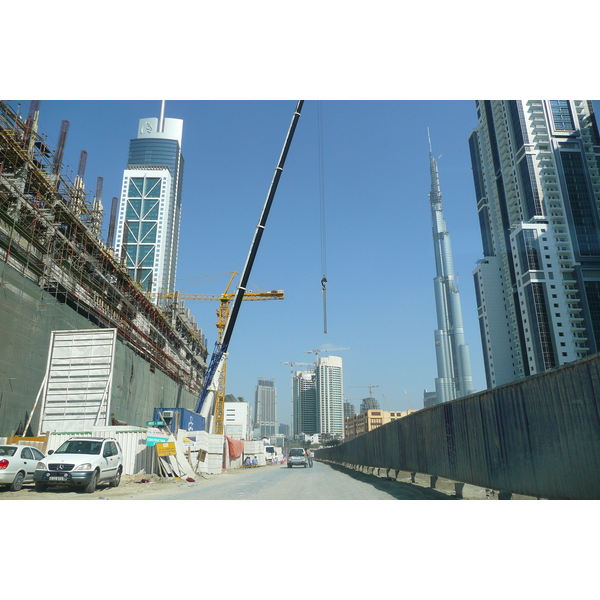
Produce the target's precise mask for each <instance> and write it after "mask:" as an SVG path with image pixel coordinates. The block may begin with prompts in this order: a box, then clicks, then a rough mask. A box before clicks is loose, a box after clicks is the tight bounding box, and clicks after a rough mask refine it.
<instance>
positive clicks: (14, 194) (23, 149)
mask: <svg viewBox="0 0 600 600" xmlns="http://www.w3.org/2000/svg"><path fill="white" fill-rule="evenodd" d="M38 118H39V101H37V102H36V101H32V102H31V105H30V109H29V114H28V116H27V118H24V115H23V116H19V115H17V113H16V112H15V111H14V110H13V109H11V107H10V106H9V105H8V104H7V103H5V102H0V335H1V336H2V340H3V344H2V345H1V347H0V370H1V373H0V375H1V378H2V379H1V381H2V388H1V389H0V435H5V436H8V435H12V434H16V435H25V434H29V435H32V434H33V435H35V434H37V433H38V428H39V418H40V417H39V410H38V411H35V413H34V414H33V415H32V412H33V407H34V400H35V399H36V398H38V397H39V395H40V393H41V391H42V390H43V389H44V386H47V385H48V384H49V382H48V381H46V380H45V373H46V370H47V361H48V355H49V344H50V340H51V333H52V332H53V331H59V330H88V329H114V330H115V331H116V343H115V350H114V352H115V357H114V360H113V362H112V365H113V369H114V371H113V373H112V390H111V397H110V419H112V422H114V423H126V424H135V425H140V424H141V425H143V424H144V422H145V421H146V419H150V418H151V417H152V414H153V409H154V408H155V407H162V406H168V407H182V408H188V409H193V408H194V406H195V404H196V402H197V398H198V395H199V393H200V391H201V388H202V384H203V380H204V374H205V372H206V368H207V356H208V352H207V350H206V341H205V337H204V335H203V332H202V330H201V329H199V328H198V325H197V323H195V322H194V319H193V317H191V316H190V313H189V310H187V309H185V308H184V307H183V303H182V302H180V301H170V302H165V303H164V305H163V306H162V307H161V308H159V307H158V306H157V305H156V304H155V303H153V302H152V298H151V297H150V296H149V295H148V294H146V293H144V291H143V290H142V289H141V286H140V285H139V284H138V283H137V282H136V281H135V280H133V279H132V278H131V277H130V276H129V274H128V272H127V270H126V268H125V267H124V264H123V261H122V260H120V259H118V258H116V257H115V253H114V251H113V249H112V248H111V247H110V246H109V245H108V244H107V243H104V242H103V241H102V240H101V239H100V237H99V235H100V230H101V223H102V220H103V216H104V215H103V207H102V178H98V182H97V186H96V194H95V196H94V197H89V195H86V193H85V189H86V187H85V185H84V176H85V165H86V158H87V153H86V152H85V151H82V152H81V158H80V161H79V167H78V171H77V175H76V176H75V178H74V180H70V179H69V178H68V177H67V176H66V175H65V172H66V169H64V168H63V165H62V162H61V161H62V153H63V151H64V146H65V143H66V139H67V132H68V127H69V123H68V121H63V124H62V127H61V131H60V137H59V142H58V147H57V148H56V149H54V150H52V149H51V148H49V147H48V146H47V144H46V142H45V140H44V138H43V137H42V136H40V135H38V134H37V123H38ZM115 206H116V198H115V199H113V212H112V213H111V220H110V225H109V232H108V240H111V239H112V232H111V228H114V211H115Z"/></svg>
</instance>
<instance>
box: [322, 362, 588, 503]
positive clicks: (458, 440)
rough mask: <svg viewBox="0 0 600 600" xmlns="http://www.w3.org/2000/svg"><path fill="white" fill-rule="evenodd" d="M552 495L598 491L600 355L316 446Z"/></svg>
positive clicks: (381, 463)
mask: <svg viewBox="0 0 600 600" xmlns="http://www.w3.org/2000/svg"><path fill="white" fill-rule="evenodd" d="M316 457H317V458H323V459H325V460H332V461H335V462H339V463H350V464H354V465H365V466H371V467H381V468H390V469H399V470H402V471H410V472H416V473H426V474H429V475H437V476H438V477H445V478H448V479H452V480H454V481H458V482H464V483H470V484H473V485H477V486H480V487H485V488H489V489H493V490H499V491H505V492H510V493H513V494H524V495H528V496H536V497H541V498H550V499H598V498H600V354H596V355H594V356H591V357H587V358H584V359H581V360H579V361H576V362H573V363H569V364H567V365H563V366H562V367H559V368H557V369H553V370H552V371H548V372H546V373H543V374H540V375H537V376H533V377H529V378H527V379H525V380H522V381H519V382H516V383H512V384H508V385H504V386H501V387H498V388H494V389H492V390H487V391H485V392H480V393H477V394H473V395H471V396H467V397H465V398H461V399H458V400H454V401H452V402H448V403H445V404H441V405H437V406H433V407H430V408H427V409H425V410H421V411H419V412H417V413H414V414H412V415H409V416H407V417H404V418H402V419H398V420H396V421H392V422H391V423H388V424H386V425H384V426H382V427H379V428H378V429H375V430H374V431H371V432H369V433H367V434H365V435H362V436H360V437H358V438H355V439H353V440H350V441H349V442H346V443H344V444H341V445H339V446H334V447H331V448H324V449H321V450H318V451H317V452H316Z"/></svg>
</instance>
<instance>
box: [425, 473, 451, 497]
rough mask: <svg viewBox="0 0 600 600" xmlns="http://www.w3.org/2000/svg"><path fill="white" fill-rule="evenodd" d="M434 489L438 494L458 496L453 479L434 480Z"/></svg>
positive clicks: (438, 478) (439, 478) (436, 478)
mask: <svg viewBox="0 0 600 600" xmlns="http://www.w3.org/2000/svg"><path fill="white" fill-rule="evenodd" d="M431 483H432V487H433V488H435V489H436V490H437V491H438V492H442V493H443V494H449V495H450V496H455V495H456V481H453V480H452V479H446V478H445V477H435V478H432V481H431Z"/></svg>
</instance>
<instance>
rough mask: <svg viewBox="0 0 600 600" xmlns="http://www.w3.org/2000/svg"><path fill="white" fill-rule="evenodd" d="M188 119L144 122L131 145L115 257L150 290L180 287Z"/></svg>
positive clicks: (145, 288) (167, 289) (140, 123)
mask: <svg viewBox="0 0 600 600" xmlns="http://www.w3.org/2000/svg"><path fill="white" fill-rule="evenodd" d="M182 133H183V121H182V120H181V119H167V118H165V117H164V103H163V105H162V110H161V116H160V118H156V117H154V118H146V119H140V121H139V126H138V132H137V138H135V139H132V140H131V142H130V146H129V157H128V160H127V169H126V170H125V171H124V173H123V186H122V188H121V198H120V203H119V212H118V219H117V228H116V233H115V254H116V255H117V256H118V257H120V258H122V259H123V260H124V263H125V266H126V268H127V270H128V271H129V274H130V275H131V277H132V278H133V279H135V281H137V282H138V283H139V284H140V285H141V287H142V289H143V290H144V291H145V292H153V293H159V294H166V293H171V292H173V291H174V289H175V276H176V270H177V252H178V248H179V228H180V220H181V188H182V181H183V164H184V160H183V156H182V155H181V140H182Z"/></svg>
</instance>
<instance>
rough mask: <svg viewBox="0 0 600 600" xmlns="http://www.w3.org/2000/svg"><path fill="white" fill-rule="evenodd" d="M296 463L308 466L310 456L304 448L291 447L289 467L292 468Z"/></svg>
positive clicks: (288, 460)
mask: <svg viewBox="0 0 600 600" xmlns="http://www.w3.org/2000/svg"><path fill="white" fill-rule="evenodd" d="M294 465H304V466H305V467H308V457H307V456H306V452H305V451H304V448H290V452H289V454H288V459H287V466H288V469H291V468H292V467H293V466H294Z"/></svg>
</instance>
